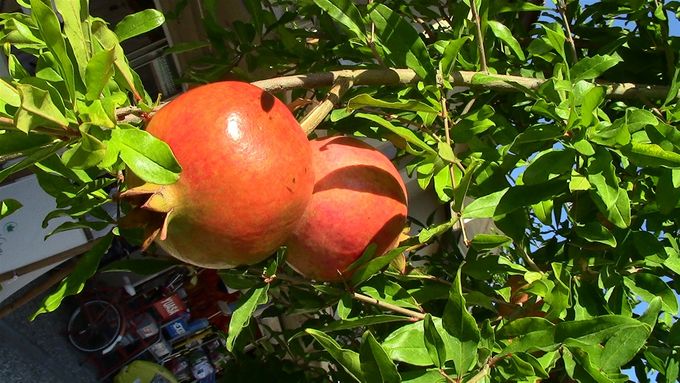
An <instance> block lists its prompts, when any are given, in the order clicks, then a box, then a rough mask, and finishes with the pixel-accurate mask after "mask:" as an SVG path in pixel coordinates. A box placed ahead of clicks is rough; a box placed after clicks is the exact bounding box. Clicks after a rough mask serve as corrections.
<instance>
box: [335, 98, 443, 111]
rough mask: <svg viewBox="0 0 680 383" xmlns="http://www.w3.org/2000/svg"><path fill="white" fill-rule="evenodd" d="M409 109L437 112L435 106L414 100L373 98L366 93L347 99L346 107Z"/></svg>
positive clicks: (354, 108) (351, 109) (350, 108)
mask: <svg viewBox="0 0 680 383" xmlns="http://www.w3.org/2000/svg"><path fill="white" fill-rule="evenodd" d="M367 106H368V107H375V108H385V109H397V110H410V111H414V112H426V113H439V110H438V109H437V108H434V107H432V106H430V105H427V104H425V103H422V102H420V101H416V100H398V101H385V100H379V99H377V98H374V97H373V96H371V95H370V94H368V93H363V94H360V95H357V96H354V97H352V98H351V99H350V100H349V101H347V109H348V110H350V111H354V110H356V109H360V108H364V107H367Z"/></svg>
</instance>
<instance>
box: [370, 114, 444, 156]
mask: <svg viewBox="0 0 680 383" xmlns="http://www.w3.org/2000/svg"><path fill="white" fill-rule="evenodd" d="M356 116H357V117H359V118H363V119H366V120H370V121H373V122H375V123H377V124H378V125H380V126H382V127H384V128H386V129H387V130H389V131H391V132H392V133H394V134H396V135H398V136H399V137H401V138H403V139H404V140H406V142H408V143H409V144H411V145H413V146H415V147H416V148H418V149H421V150H423V151H425V152H428V153H430V154H432V155H435V156H436V155H437V152H435V151H434V150H433V149H432V148H431V147H430V146H429V145H428V144H426V143H425V142H424V141H423V140H421V139H420V138H418V136H416V134H415V133H413V131H412V130H410V129H408V128H404V127H401V126H395V125H393V124H392V123H391V122H389V121H387V120H385V119H384V118H382V117H380V116H376V115H373V114H366V113H357V114H356Z"/></svg>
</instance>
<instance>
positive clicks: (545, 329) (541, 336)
mask: <svg viewBox="0 0 680 383" xmlns="http://www.w3.org/2000/svg"><path fill="white" fill-rule="evenodd" d="M496 338H497V339H499V340H505V341H507V342H505V343H507V346H506V347H505V348H504V349H503V351H502V354H503V355H506V354H511V353H515V352H526V351H535V350H541V351H550V350H554V349H556V348H557V347H558V345H559V342H558V341H557V340H556V339H555V325H554V324H553V323H552V322H550V321H549V320H547V319H544V318H539V317H526V318H520V319H516V320H514V321H512V322H510V323H508V324H506V325H504V326H503V327H501V328H500V330H498V331H497V332H496Z"/></svg>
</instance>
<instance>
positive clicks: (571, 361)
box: [563, 347, 615, 383]
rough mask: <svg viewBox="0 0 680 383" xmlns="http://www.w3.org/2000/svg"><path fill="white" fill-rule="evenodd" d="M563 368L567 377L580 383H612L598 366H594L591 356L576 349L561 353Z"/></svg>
mask: <svg viewBox="0 0 680 383" xmlns="http://www.w3.org/2000/svg"><path fill="white" fill-rule="evenodd" d="M563 357H564V361H565V362H564V363H565V367H566V369H567V371H568V373H569V376H571V377H573V378H575V379H576V380H577V381H580V382H597V383H614V382H615V381H614V380H612V379H611V378H610V377H609V376H607V374H605V373H604V372H603V371H602V369H601V368H600V366H594V365H593V363H592V359H593V358H591V356H590V355H589V354H588V353H587V352H585V351H583V350H581V349H579V348H576V347H573V348H572V347H570V348H568V350H565V351H563Z"/></svg>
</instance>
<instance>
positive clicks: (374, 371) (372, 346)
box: [359, 331, 401, 383]
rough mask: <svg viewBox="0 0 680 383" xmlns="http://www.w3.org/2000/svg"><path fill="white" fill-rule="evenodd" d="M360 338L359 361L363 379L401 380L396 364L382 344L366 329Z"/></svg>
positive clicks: (386, 382)
mask: <svg viewBox="0 0 680 383" xmlns="http://www.w3.org/2000/svg"><path fill="white" fill-rule="evenodd" d="M361 340H362V341H361V349H360V351H359V361H360V364H361V372H362V373H363V375H364V381H366V382H370V383H398V382H401V376H399V372H398V371H397V366H396V365H395V364H394V362H392V360H391V359H390V358H389V356H388V355H387V353H386V352H385V350H384V349H383V348H382V346H380V343H378V341H377V340H375V337H374V336H373V334H371V332H370V331H366V332H364V335H363V336H362V337H361Z"/></svg>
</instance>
